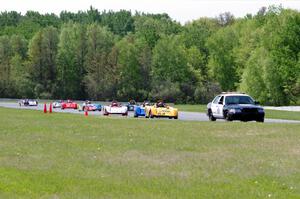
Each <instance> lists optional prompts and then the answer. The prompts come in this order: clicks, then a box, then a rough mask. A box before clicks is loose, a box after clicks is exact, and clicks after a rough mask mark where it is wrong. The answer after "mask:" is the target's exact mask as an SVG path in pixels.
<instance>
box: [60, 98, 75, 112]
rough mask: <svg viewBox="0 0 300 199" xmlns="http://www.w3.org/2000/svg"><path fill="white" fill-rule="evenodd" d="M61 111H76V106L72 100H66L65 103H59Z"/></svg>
mask: <svg viewBox="0 0 300 199" xmlns="http://www.w3.org/2000/svg"><path fill="white" fill-rule="evenodd" d="M61 109H62V110H63V109H78V104H77V103H75V102H73V101H72V100H67V102H62V103H61Z"/></svg>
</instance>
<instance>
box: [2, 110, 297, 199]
mask: <svg viewBox="0 0 300 199" xmlns="http://www.w3.org/2000/svg"><path fill="white" fill-rule="evenodd" d="M299 132H300V124H267V123H264V124H261V123H255V122H254V123H242V122H233V123H227V122H216V123H210V122H186V121H175V120H172V121H169V120H146V119H134V118H131V119H119V118H99V117H84V116H83V115H75V114H64V113H61V114H58V113H56V114H52V115H50V114H47V115H45V114H43V113H42V112H41V111H32V110H14V109H5V108H0V198H147V199H148V198H155V199H156V198H222V199H223V198H251V199H252V198H300V167H299V165H300V147H299V143H300V133H299Z"/></svg>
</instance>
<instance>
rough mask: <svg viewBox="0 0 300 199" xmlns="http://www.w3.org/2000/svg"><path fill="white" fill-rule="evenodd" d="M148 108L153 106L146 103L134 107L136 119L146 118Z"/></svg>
mask: <svg viewBox="0 0 300 199" xmlns="http://www.w3.org/2000/svg"><path fill="white" fill-rule="evenodd" d="M146 106H151V104H150V103H149V102H144V103H143V104H142V105H140V106H135V107H134V117H139V116H143V117H145V115H146V112H145V107H146Z"/></svg>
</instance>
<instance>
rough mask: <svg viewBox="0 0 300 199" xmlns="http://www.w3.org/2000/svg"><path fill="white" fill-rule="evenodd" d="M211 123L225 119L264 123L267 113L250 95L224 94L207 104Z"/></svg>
mask: <svg viewBox="0 0 300 199" xmlns="http://www.w3.org/2000/svg"><path fill="white" fill-rule="evenodd" d="M207 115H208V117H209V120H210V121H216V119H225V120H227V121H232V120H241V121H252V120H255V121H257V122H264V118H265V111H264V109H263V107H261V106H259V102H257V101H254V100H253V99H252V98H251V97H250V96H249V95H247V94H243V93H222V94H220V95H218V96H216V97H215V98H214V99H213V101H212V102H210V103H209V104H207Z"/></svg>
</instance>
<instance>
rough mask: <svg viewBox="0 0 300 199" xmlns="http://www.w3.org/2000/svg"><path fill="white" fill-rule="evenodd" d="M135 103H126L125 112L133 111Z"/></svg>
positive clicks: (132, 101)
mask: <svg viewBox="0 0 300 199" xmlns="http://www.w3.org/2000/svg"><path fill="white" fill-rule="evenodd" d="M136 105H137V104H136V102H135V101H134V100H130V101H129V102H128V103H127V105H126V106H127V110H128V111H134V107H135V106H136Z"/></svg>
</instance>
